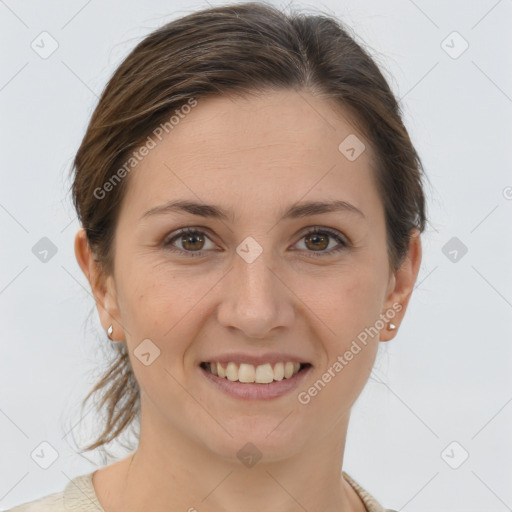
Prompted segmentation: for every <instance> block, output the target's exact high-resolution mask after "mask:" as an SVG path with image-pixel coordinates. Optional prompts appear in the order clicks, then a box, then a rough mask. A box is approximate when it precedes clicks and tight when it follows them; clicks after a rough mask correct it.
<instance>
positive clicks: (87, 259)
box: [75, 228, 124, 341]
mask: <svg viewBox="0 0 512 512" xmlns="http://www.w3.org/2000/svg"><path fill="white" fill-rule="evenodd" d="M75 256H76V259H77V262H78V265H79V266H80V268H81V269H82V272H83V273H84V275H85V277H86V278H87V280H88V281H89V285H90V286H91V291H92V294H93V296H94V300H95V302H96V308H97V310H98V314H99V317H100V321H101V325H102V326H103V329H105V332H106V331H107V329H108V328H109V326H110V325H112V327H113V332H112V340H113V341H123V340H124V330H123V327H122V325H121V323H120V314H119V306H118V302H117V291H116V286H115V281H114V278H113V276H112V275H105V272H104V271H102V267H101V265H100V263H99V262H98V261H97V260H96V259H95V257H94V253H93V251H92V250H91V248H90V246H89V241H88V240H87V235H86V233H85V230H84V229H83V228H80V229H79V230H78V232H77V234H76V236H75Z"/></svg>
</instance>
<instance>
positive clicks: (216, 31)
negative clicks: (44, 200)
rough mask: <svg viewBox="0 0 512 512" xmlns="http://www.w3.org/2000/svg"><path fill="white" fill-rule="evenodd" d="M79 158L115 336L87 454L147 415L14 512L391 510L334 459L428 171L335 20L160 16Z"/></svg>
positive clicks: (392, 322) (418, 219) (239, 11)
mask: <svg viewBox="0 0 512 512" xmlns="http://www.w3.org/2000/svg"><path fill="white" fill-rule="evenodd" d="M73 169H74V183H73V199H74V203H75V206H76V209H77V213H78V216H79V219H80V221H81V224H82V226H83V228H82V229H80V230H79V232H78V233H77V235H76V240H75V253H76V257H77V260H78V263H79V265H80V267H81V269H82V271H83V272H84V274H85V275H86V277H87V278H88V280H89V283H90V285H91V290H92V292H93V294H94V297H95V300H96V305H97V310H98V314H99V317H100V320H101V323H102V325H103V327H104V329H105V331H106V333H107V336H108V337H109V338H110V340H111V341H112V342H115V345H114V347H115V350H116V353H117V358H116V359H115V361H113V363H112V366H111V368H110V369H109V371H108V372H107V374H106V375H105V377H104V378H103V379H102V380H101V381H100V382H99V383H98V384H97V385H96V387H95V388H94V389H93V390H92V391H91V394H95V393H96V392H98V391H103V392H104V393H105V400H104V401H103V402H102V404H101V406H105V408H106V411H107V412H108V421H107V424H106V425H105V428H104V431H103V432H102V434H101V436H99V438H98V439H97V440H96V442H95V443H92V444H91V445H89V446H88V447H87V449H88V450H92V449H94V448H98V447H103V446H104V445H105V444H106V443H108V442H109V441H111V440H112V439H116V438H117V437H118V436H119V435H120V434H121V432H123V431H124V430H125V429H126V428H127V427H128V426H129V425H131V424H133V423H134V422H140V434H139V443H138V447H137V449H136V450H135V451H134V452H133V453H131V454H130V455H129V456H127V457H126V458H124V459H122V460H120V461H118V462H116V463H114V464H111V465H109V466H106V467H104V468H101V469H99V470H96V471H94V472H92V473H90V474H87V475H81V476H79V477H76V478H75V479H73V481H71V482H70V483H69V485H67V486H66V489H65V490H64V491H63V492H60V493H55V494H52V495H49V496H46V497H43V498H40V499H39V500H36V501H34V502H31V503H28V504H25V505H22V506H19V507H16V508H14V509H12V510H13V511H18V512H20V511H28V510H36V509H37V510H39V509H41V510H43V509H44V510H52V511H60V510H77V511H78V510H90V511H93V510H104V511H107V512H136V511H137V512H138V511H141V510H150V511H152V512H164V511H178V510H182V511H185V510H187V511H195V510H198V511H220V510H222V511H234V510H244V511H246V512H255V511H260V510H272V511H276V512H277V511H283V512H287V511H298V510H307V511H310V512H313V511H315V512H334V511H341V510H343V511H349V512H363V511H371V512H377V511H379V512H383V511H384V510H386V509H384V508H383V507H382V505H380V504H379V502H378V501H377V500H376V499H375V498H374V497H373V496H372V495H371V494H370V493H369V492H367V491H366V490H365V489H363V487H361V486H360V485H359V484H358V483H357V482H356V481H355V480H354V479H353V478H351V477H350V475H349V474H347V473H346V472H345V471H344V470H342V463H343V456H344V449H345V439H346V433H347V428H348V422H349V417H350V411H351V407H352V405H353V404H354V402H355V401H356V400H357V398H358V396H359V394H360V393H361V391H362V389H363V388H364V386H365V384H366V382H367V380H368V378H369V374H370V372H371V369H372V365H373V363H374V360H375V357H376V353H377V348H378V344H379V342H386V341H389V340H391V339H392V338H393V337H394V336H395V335H396V333H397V330H398V326H399V325H400V322H401V321H402V319H403V317H404V314H405V311H406V308H407V305H408V302H409V299H410V297H411V294H412V290H413V287H414V283H415V281H416V277H417V274H418V270H419V266H420V262H421V241H420V234H421V232H423V230H424V227H425V223H426V214H425V198H424V193H423V190H422V177H423V173H422V165H421V161H420V159H419V157H418V155H417V153H416V151H415V149H414V147H413V145H412V143H411V141H410V138H409V136H408V133H407V130H406V128H405V127H404V125H403V123H402V120H401V113H400V109H399V107H398V105H397V102H396V99H395V97H394V96H393V93H392V92H391V90H390V88H389V86H388V84H387V82H386V80H385V79H384V77H383V76H382V74H381V72H380V71H379V69H378V67H377V66H376V64H375V63H374V62H373V60H372V59H371V57H370V56H369V55H368V53H367V52H366V51H365V50H364V49H363V48H362V47H361V46H360V45H358V44H357V43H356V42H355V41H354V39H353V38H352V37H350V36H349V34H348V33H347V31H346V29H345V28H344V27H343V26H342V25H341V24H340V22H339V21H337V20H335V19H331V18H329V17H328V16H324V15H322V16H320V15H319V16H306V15H302V14H296V15H285V14H284V13H282V12H280V11H279V10H277V9H275V8H273V7H270V6H268V5H265V4H260V3H246V4H240V5H230V6H226V7H216V8H211V9H206V10H203V11H200V12H196V13H194V14H191V15H188V16H186V17H183V18H181V19H178V20H176V21H173V22H171V23H169V24H167V25H165V26H163V27H162V28H160V29H158V30H156V31H155V32H153V33H152V34H150V35H149V36H147V37H146V38H145V39H144V40H143V41H142V42H141V43H140V44H138V45H137V47H136V48H135V49H134V50H133V51H132V52H131V54H130V55H129V56H128V57H127V58H126V59H125V60H124V62H122V64H121V65H120V66H119V68H118V69H117V70H116V72H115V73H114V75H113V77H112V78H111V80H110V81H109V83H108V85H107V87H106V89H105V91H104V92H103V94H102V96H101V98H100V101H99V104H98V106H97V108H96V110H95V112H94V114H93V116H92V119H91V121H90V124H89V127H88V129H87V132H86V134H85V137H84V139H83V141H82V144H81V146H80V148H79V150H78V152H77V154H76V158H75V161H74V167H73ZM91 394H89V396H91ZM89 396H88V397H87V398H86V400H87V399H88V398H89ZM38 507H39V508H38ZM388 510H389V509H388Z"/></svg>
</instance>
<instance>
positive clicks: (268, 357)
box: [201, 352, 311, 366]
mask: <svg viewBox="0 0 512 512" xmlns="http://www.w3.org/2000/svg"><path fill="white" fill-rule="evenodd" d="M288 361H291V362H292V363H306V364H311V363H309V362H308V361H307V359H304V358H303V357H300V356H297V355H295V354H283V353H281V354H277V353H275V352H273V353H271V352H268V353H265V354H260V355H251V354H243V353H241V352H233V353H230V354H219V355H216V356H210V357H208V358H206V359H203V360H202V361H201V362H202V363H222V364H224V365H226V364H227V363H229V362H234V363H236V364H238V365H240V364H241V363H247V364H252V365H254V366H258V365H261V364H265V363H270V364H275V363H280V362H281V363H287V362H288Z"/></svg>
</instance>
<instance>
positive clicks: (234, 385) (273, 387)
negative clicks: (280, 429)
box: [198, 366, 312, 400]
mask: <svg viewBox="0 0 512 512" xmlns="http://www.w3.org/2000/svg"><path fill="white" fill-rule="evenodd" d="M198 368H199V370H200V371H201V373H202V374H203V375H204V376H205V377H206V378H207V379H208V380H209V381H210V382H211V383H212V384H214V385H216V386H218V388H219V389H220V390H221V391H224V392H225V393H227V394H228V395H231V396H232V397H234V398H241V399H243V400H271V399H273V398H278V397H280V396H283V395H285V394H286V393H288V392H290V391H292V390H293V389H295V388H296V387H297V386H298V385H299V384H300V383H301V382H302V381H303V380H304V378H305V377H306V375H307V374H308V373H309V371H310V370H311V368H312V366H307V367H306V368H304V369H303V370H301V371H300V372H298V373H296V374H295V375H294V376H293V377H290V378H289V379H285V378H283V380H274V381H272V382H269V383H267V384H255V383H252V384H249V383H247V384H246V383H243V382H238V381H231V380H229V379H226V378H224V377H219V376H218V375H214V374H213V373H211V372H209V371H208V370H205V369H204V368H201V366H199V367H198Z"/></svg>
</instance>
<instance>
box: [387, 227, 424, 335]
mask: <svg viewBox="0 0 512 512" xmlns="http://www.w3.org/2000/svg"><path fill="white" fill-rule="evenodd" d="M421 255H422V249H421V238H420V232H419V230H418V229H417V228H414V229H413V230H412V232H411V237H410V240H409V250H408V252H407V256H406V257H405V258H404V261H403V263H402V265H401V266H400V268H399V269H398V270H397V271H396V272H394V273H392V274H391V277H390V280H389V286H388V290H387V297H386V302H385V307H384V309H383V311H382V314H383V315H385V314H386V312H388V315H387V318H389V322H391V323H393V324H395V325H396V327H397V328H396V329H394V330H392V331H390V330H389V329H388V328H387V327H388V324H386V326H385V327H384V328H383V329H382V330H381V332H380V341H389V340H391V339H393V338H394V337H395V335H396V333H397V331H398V326H399V325H400V323H401V321H402V319H403V317H404V315H405V311H406V309H407V305H408V304H409V299H410V298H411V295H412V291H413V289H414V283H415V282H416V278H417V277H418V271H419V268H420V264H421ZM398 304H399V305H400V306H401V308H399V306H398ZM393 306H394V307H393ZM398 309H399V310H398ZM390 311H395V316H394V317H393V318H391V317H390V315H389V312H390ZM384 318H386V316H384Z"/></svg>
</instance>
